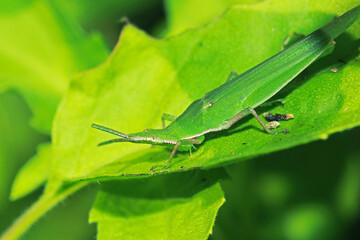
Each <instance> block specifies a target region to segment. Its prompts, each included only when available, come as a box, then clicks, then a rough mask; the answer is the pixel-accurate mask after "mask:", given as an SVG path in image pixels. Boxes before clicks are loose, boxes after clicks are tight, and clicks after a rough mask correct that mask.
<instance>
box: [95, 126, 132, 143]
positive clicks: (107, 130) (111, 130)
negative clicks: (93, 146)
mask: <svg viewBox="0 0 360 240" xmlns="http://www.w3.org/2000/svg"><path fill="white" fill-rule="evenodd" d="M91 127H93V128H96V129H98V130H100V131H103V132H107V133H110V134H113V135H116V136H119V137H123V138H129V135H127V134H125V133H122V132H119V131H117V130H114V129H111V128H108V127H104V126H101V125H97V124H95V123H93V124H91ZM114 140H116V139H114ZM110 141H112V140H110ZM117 142H126V141H117ZM100 144H101V145H103V144H102V143H100Z"/></svg>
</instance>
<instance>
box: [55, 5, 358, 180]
mask: <svg viewBox="0 0 360 240" xmlns="http://www.w3.org/2000/svg"><path fill="white" fill-rule="evenodd" d="M300 6H302V3H301V2H300V1H296V2H293V1H291V2H290V1H281V2H273V1H267V2H263V3H261V4H257V5H249V6H236V7H233V8H231V9H230V10H229V11H228V12H227V13H226V14H225V15H224V16H223V17H221V18H219V19H218V20H217V21H215V22H212V23H211V24H209V25H207V26H206V27H204V28H201V29H198V30H195V31H188V32H186V33H184V34H180V35H178V36H175V37H172V38H167V39H164V40H156V39H153V38H151V37H149V36H147V35H146V34H145V33H143V32H141V31H139V30H138V29H136V28H135V27H133V26H131V25H129V26H127V27H125V29H124V30H123V32H122V35H121V38H120V42H119V44H118V45H117V47H116V49H115V51H114V52H113V54H112V55H111V57H110V58H109V59H108V60H107V61H106V63H105V64H103V65H102V66H100V67H98V68H96V69H93V70H92V71H88V72H86V73H82V74H79V75H77V77H76V78H75V79H74V80H73V81H72V83H71V87H70V90H69V92H68V94H67V95H66V98H65V100H64V102H63V104H62V106H61V108H60V109H59V112H58V114H57V118H56V124H55V129H54V151H55V152H54V153H55V155H54V156H55V159H54V165H53V167H54V168H53V170H54V173H55V174H56V175H57V176H59V177H61V178H65V179H87V178H106V177H129V176H132V177H134V176H135V177H141V176H143V175H147V174H150V175H151V174H153V172H151V171H150V168H151V167H152V166H154V165H157V164H164V163H165V162H166V161H167V159H168V157H169V155H170V150H171V149H166V148H164V147H154V148H150V147H149V146H148V145H141V144H133V143H119V144H111V145H107V146H103V147H96V145H97V144H98V143H99V142H102V141H104V140H108V139H110V138H112V136H110V135H108V134H106V133H103V132H99V131H97V130H95V129H92V128H90V125H91V123H98V124H102V125H105V126H108V127H111V128H114V129H117V130H119V131H122V132H125V133H131V132H139V131H142V130H144V129H147V128H160V127H161V121H160V117H161V115H162V113H168V114H172V115H175V116H178V115H180V114H181V113H182V112H183V111H184V110H185V109H186V107H187V106H188V105H189V104H190V103H191V102H192V101H193V100H195V99H198V98H201V97H202V96H203V94H204V93H205V92H208V91H210V90H212V89H214V88H215V87H217V86H219V85H220V84H222V83H223V82H224V81H225V80H226V78H227V76H228V74H229V73H230V72H231V71H234V70H235V71H237V72H239V73H241V72H243V71H245V70H247V69H249V68H251V67H252V66H254V65H255V64H257V63H259V62H261V61H263V60H265V59H266V58H268V57H270V56H272V55H274V54H275V53H277V52H278V51H279V50H280V49H281V46H282V43H283V40H284V39H285V38H286V37H287V36H288V35H290V34H292V33H293V32H297V33H302V34H309V33H310V32H312V31H313V30H315V29H317V28H319V27H321V26H322V25H324V24H326V23H328V22H330V21H331V20H332V19H333V18H334V16H335V12H336V13H344V12H345V11H346V10H349V9H350V8H351V7H354V6H355V2H351V1H349V2H347V3H346V4H343V5H342V4H336V3H334V4H333V5H331V4H330V6H329V5H326V6H325V5H323V4H321V3H320V2H316V4H313V5H311V7H310V5H309V7H307V8H306V9H305V11H299V9H301V8H300ZM324 11H326V13H324ZM269 26H271V28H270V27H269ZM357 29H359V21H358V22H356V24H354V25H353V26H352V27H351V28H350V29H349V30H348V31H347V32H346V33H345V34H343V35H342V36H340V37H339V38H338V39H336V42H337V44H336V48H335V51H334V52H333V53H332V54H331V55H328V56H326V57H324V58H322V59H320V60H318V61H317V62H315V63H314V64H313V65H311V66H310V67H309V68H308V69H307V70H305V72H304V73H302V74H301V75H300V76H299V77H297V78H296V79H295V80H293V81H292V82H291V83H290V84H289V85H288V86H286V88H284V89H283V90H282V91H281V92H280V93H279V94H277V95H276V96H275V98H285V99H286V102H287V103H286V104H285V105H283V106H277V105H274V106H272V107H270V108H269V107H267V108H258V109H257V110H258V112H259V113H262V112H265V111H269V110H271V111H272V112H273V113H276V112H280V113H292V114H294V116H295V119H294V120H292V121H289V122H283V123H282V127H285V128H287V129H290V134H286V135H277V136H271V135H268V134H264V133H263V132H262V130H261V127H260V125H259V124H258V123H257V121H256V120H255V119H252V118H251V117H247V118H245V119H242V120H241V121H239V122H238V123H237V124H236V125H234V126H233V127H232V128H230V129H229V130H228V131H222V132H216V133H211V134H207V135H206V140H205V142H204V143H203V144H202V145H200V146H199V148H198V150H197V151H195V152H193V153H192V154H191V155H189V154H188V153H178V154H177V155H176V157H175V158H174V161H173V164H172V165H171V167H170V168H168V169H166V172H169V171H182V170H186V169H192V168H209V167H216V166H221V165H224V164H229V163H232V162H235V161H239V160H243V159H247V158H251V157H254V156H257V155H260V154H265V153H270V152H273V151H277V150H280V149H286V148H289V147H292V146H296V145H299V144H304V143H307V142H310V141H314V140H317V139H326V138H327V136H328V135H329V134H331V133H334V132H337V131H342V130H344V129H348V128H352V127H354V126H357V125H359V123H360V114H359V112H360V111H359V107H360V106H359V104H358V102H360V99H359V96H360V86H359V83H358V82H359V81H358V76H359V71H360V68H359V67H360V66H359V62H358V55H359V52H358V47H359V42H358V40H357V39H358V38H359V36H360V33H359V31H358V30H357ZM332 68H337V69H338V70H339V71H338V72H336V73H334V72H331V71H330V70H331V69H332ZM224 107H226V106H224ZM163 172H165V171H163Z"/></svg>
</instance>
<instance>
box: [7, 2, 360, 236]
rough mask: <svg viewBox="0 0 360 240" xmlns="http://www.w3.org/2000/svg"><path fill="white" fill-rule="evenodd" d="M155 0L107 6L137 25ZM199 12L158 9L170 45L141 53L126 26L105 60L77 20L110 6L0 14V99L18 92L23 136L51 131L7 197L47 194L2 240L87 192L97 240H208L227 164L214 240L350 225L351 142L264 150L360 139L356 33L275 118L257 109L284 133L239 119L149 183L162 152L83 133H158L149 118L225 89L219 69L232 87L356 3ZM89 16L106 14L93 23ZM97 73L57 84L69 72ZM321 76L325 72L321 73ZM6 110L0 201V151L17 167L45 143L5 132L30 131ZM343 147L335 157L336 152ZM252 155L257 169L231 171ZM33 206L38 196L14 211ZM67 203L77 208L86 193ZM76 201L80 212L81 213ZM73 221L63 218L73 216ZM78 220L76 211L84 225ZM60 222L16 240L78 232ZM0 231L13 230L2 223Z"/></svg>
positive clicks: (293, 88)
mask: <svg viewBox="0 0 360 240" xmlns="http://www.w3.org/2000/svg"><path fill="white" fill-rule="evenodd" d="M156 2H157V1H156V0H154V1H151V2H150V1H149V2H147V3H146V4H149V5H142V4H140V3H141V0H138V1H136V2H135V1H134V2H132V3H129V5H127V3H123V2H120V3H119V4H116V7H118V8H120V6H123V8H122V9H129V10H124V11H129V13H130V14H131V13H132V11H134V12H137V13H138V14H139V12H141V11H143V10H139V9H143V7H144V6H150V5H152V4H155V3H156ZM201 2H202V1H197V0H196V1H185V0H184V1H173V0H168V1H167V3H166V11H167V14H168V29H166V33H167V34H168V35H171V37H167V38H164V39H154V38H152V37H150V36H149V35H148V34H146V33H145V32H143V31H141V30H139V29H138V28H137V27H135V26H133V25H130V24H129V25H126V26H125V27H124V29H123V31H122V33H121V37H120V40H119V42H118V44H117V46H116V47H115V49H114V50H113V53H112V54H111V55H110V56H109V57H108V59H107V60H106V61H105V58H106V56H107V54H108V52H107V49H106V47H105V46H104V43H103V40H101V38H99V35H94V34H91V35H85V34H84V32H82V30H81V29H80V28H79V27H78V26H77V23H76V22H75V21H74V19H77V20H78V21H79V22H81V23H82V24H83V25H87V24H89V25H87V27H88V28H93V27H94V26H97V22H99V23H100V22H101V21H100V20H104V19H106V18H107V19H110V18H112V17H114V15H112V13H113V12H112V11H115V9H116V7H115V5H112V4H114V2H112V0H109V1H107V2H106V3H104V5H102V4H103V3H100V2H98V3H96V5H95V6H96V7H94V5H91V4H89V5H87V4H84V2H83V1H82V0H79V1H78V3H76V4H75V3H74V2H72V4H69V5H68V4H64V3H63V2H61V1H55V2H49V1H45V0H36V1H35V0H34V1H31V0H23V1H12V2H9V3H6V4H3V7H2V8H1V10H0V26H1V28H2V29H4V30H3V31H4V33H6V34H3V35H4V36H3V37H2V38H1V39H0V66H1V67H2V71H1V73H0V89H1V91H4V90H7V89H15V90H16V91H17V92H18V93H20V94H21V96H22V97H23V98H24V99H25V100H26V102H27V103H28V104H29V106H30V108H31V111H32V112H33V115H34V118H33V120H32V124H33V126H35V127H36V129H38V130H41V131H43V132H46V133H49V132H50V128H51V127H52V129H51V132H52V145H51V146H50V145H48V144H45V145H41V146H40V147H38V154H37V155H36V156H34V157H33V158H31V159H30V160H29V162H28V163H27V164H26V165H25V166H24V167H23V168H22V169H21V170H20V171H19V172H18V175H17V177H16V179H15V181H14V183H13V189H12V193H11V198H12V199H18V198H23V197H24V196H26V195H28V194H30V193H31V192H33V191H34V190H35V189H37V188H38V187H39V186H41V185H42V184H43V183H44V182H45V181H46V185H45V188H44V192H43V195H42V196H41V197H40V198H39V199H38V201H36V202H35V203H34V204H33V205H32V206H31V207H30V208H29V209H28V210H27V211H25V212H24V213H23V214H22V215H21V217H20V218H19V219H18V220H16V221H15V222H14V223H13V224H12V225H11V226H10V227H9V228H8V230H7V231H5V232H4V233H2V234H3V235H2V236H1V239H7V240H8V239H17V238H19V237H20V236H21V235H22V234H23V233H24V232H25V231H26V230H27V229H28V228H30V226H32V225H33V223H34V222H35V221H37V220H38V219H39V218H40V217H41V216H43V215H45V213H47V212H48V211H49V210H50V209H52V208H53V207H54V206H56V205H57V204H58V203H59V202H61V201H63V200H64V199H66V198H67V197H68V196H69V195H71V194H72V193H74V192H76V191H78V190H79V189H81V188H83V187H84V186H86V185H89V182H88V181H94V182H99V186H100V190H99V192H98V195H97V198H96V201H95V203H94V205H93V207H92V209H91V212H90V221H91V222H96V224H97V227H98V238H99V239H113V238H118V237H123V238H126V239H128V238H133V239H137V238H140V239H144V238H156V239H207V238H208V236H209V234H210V233H212V229H213V226H214V221H215V217H216V215H217V213H218V210H219V208H220V207H221V206H222V204H223V203H224V199H225V198H224V194H223V191H222V189H221V188H220V184H219V182H220V181H222V180H224V178H226V174H225V173H224V172H223V169H222V168H220V167H222V166H224V165H229V164H231V163H235V162H240V163H239V164H237V165H232V166H231V167H228V169H227V170H228V171H229V172H230V175H231V176H232V181H227V182H224V183H223V184H222V187H223V189H224V190H225V193H226V196H227V199H229V203H228V204H225V205H224V207H222V210H223V211H220V212H219V216H218V218H217V221H216V223H217V224H216V225H215V227H216V228H215V232H214V235H213V237H214V239H235V238H239V237H241V239H271V238H272V237H273V238H274V239H284V238H287V239H329V238H331V237H333V236H338V235H341V233H342V231H344V229H345V228H346V227H348V225H349V224H350V223H351V221H353V219H354V218H355V217H356V216H357V215H356V214H358V213H357V209H358V206H359V205H358V202H359V197H360V195H359V191H358V189H360V188H359V184H357V183H358V182H359V174H358V172H359V171H358V169H359V161H358V159H359V152H358V151H354V149H355V147H354V146H353V148H349V149H348V148H346V147H348V146H350V145H352V144H354V142H355V140H354V139H356V138H355V137H352V138H351V139H346V138H344V139H341V138H338V140H336V141H334V142H333V144H331V145H329V144H328V145H325V143H321V144H324V147H323V148H321V146H320V147H319V144H320V143H316V144H310V145H306V146H302V147H300V148H299V149H300V150H299V149H298V148H295V149H292V150H287V151H283V152H279V153H275V154H274V153H272V152H274V151H278V150H281V149H288V148H291V147H294V146H298V145H301V144H304V143H309V142H311V141H314V140H318V139H326V138H327V137H328V135H329V134H332V133H334V132H338V131H343V130H345V129H350V128H352V127H355V126H358V125H359V123H360V113H359V110H360V109H359V107H360V105H359V102H360V97H359V96H360V87H359V84H357V82H358V76H359V75H360V65H359V41H358V39H359V37H360V31H359V29H360V28H359V27H360V21H358V22H356V23H355V24H354V26H352V27H351V28H350V29H349V30H348V31H347V32H346V33H345V34H343V35H342V36H340V37H339V38H338V39H336V42H337V44H336V47H335V50H334V52H333V53H332V54H330V55H327V56H325V57H324V58H322V59H320V60H319V61H317V62H316V63H315V64H313V65H312V66H310V67H309V68H308V69H307V70H306V71H305V72H304V73H303V74H301V75H300V76H299V77H298V78H296V79H295V80H294V81H293V82H292V83H291V84H290V85H288V86H287V87H286V88H285V89H284V90H283V91H281V92H280V93H279V94H277V95H276V96H275V98H284V99H286V104H285V105H281V106H280V105H273V106H270V107H261V108H258V109H257V110H258V112H259V113H261V112H265V111H271V112H273V113H275V112H279V113H292V114H294V115H295V119H294V120H291V121H289V122H282V126H281V127H283V128H287V129H289V130H290V134H287V135H278V136H269V135H267V134H264V133H263V132H262V130H261V128H260V126H259V125H258V123H257V122H256V120H255V119H252V118H251V117H248V118H245V119H243V120H242V121H240V122H239V123H238V124H236V125H234V126H233V127H232V128H231V129H229V130H228V131H223V132H218V133H211V134H207V135H206V139H205V141H204V143H203V144H202V145H200V146H199V148H198V150H196V151H194V152H192V153H191V154H189V153H177V154H176V157H175V158H174V161H173V164H172V165H171V167H170V168H168V169H166V171H164V170H160V172H157V173H154V172H151V171H150V168H151V167H152V166H154V165H157V164H163V163H165V162H166V161H167V159H168V157H169V155H170V152H171V149H167V148H165V147H150V146H149V145H140V144H132V143H119V144H113V145H107V146H103V147H97V144H98V143H99V142H101V141H104V140H108V139H109V138H112V136H110V135H108V134H106V133H102V132H99V131H96V130H94V129H92V128H91V127H90V126H91V123H93V122H95V123H98V124H102V125H106V126H109V127H111V128H115V129H118V130H119V131H123V132H125V133H131V132H138V131H142V130H144V129H146V128H160V127H161V120H160V117H161V115H162V113H168V114H172V115H179V114H181V113H182V112H183V111H184V110H185V108H186V107H187V106H188V105H189V104H190V103H191V102H192V101H193V100H195V99H198V98H200V97H202V96H203V95H204V93H205V92H208V91H210V90H212V89H214V88H215V87H217V86H219V85H220V84H222V83H223V82H224V81H225V80H226V78H227V76H228V74H229V73H230V72H231V71H236V72H239V73H241V72H243V71H245V70H247V69H249V68H251V67H252V66H254V65H255V64H257V63H259V62H261V61H263V60H265V59H266V58H268V57H270V56H272V55H274V54H276V53H277V52H279V51H280V50H281V48H282V44H283V41H284V39H286V38H287V36H291V35H293V34H294V33H300V34H308V33H310V32H311V31H313V30H315V29H317V28H319V27H321V26H322V25H324V24H325V23H327V22H329V21H331V20H332V19H333V18H334V17H335V16H336V15H338V14H341V13H344V12H345V11H347V10H349V9H350V8H352V7H354V6H355V5H356V4H358V3H357V1H352V0H347V1H335V0H330V1H327V2H326V4H324V2H322V1H319V0H317V1H311V3H310V2H306V3H304V1H290V0H281V1H263V2H259V1H246V3H250V2H251V3H254V2H259V3H256V4H242V5H235V6H232V4H234V3H239V2H240V3H245V1H237V0H229V1H217V0H212V1H209V2H208V4H207V6H206V9H207V10H206V11H199V8H200V7H201V9H202V8H203V4H201ZM77 4H78V5H77ZM122 4H124V5H122ZM132 4H133V5H132ZM140 5H141V6H140ZM58 6H61V7H58ZM127 7H128V8H127ZM229 7H230V8H229ZM136 8H137V9H138V10H136ZM227 8H229V9H228V10H227V11H226V12H225V14H223V12H224V11H225V10H226V9H227ZM109 9H111V10H109ZM97 12H106V13H108V15H107V16H104V17H103V18H102V17H101V16H100V17H99V16H96V13H97ZM111 12H112V13H111ZM195 13H198V14H195ZM70 15H72V16H70ZM110 15H111V16H110ZM119 18H120V17H119ZM97 19H100V20H99V21H97ZM104 21H105V20H104ZM101 24H103V23H101ZM105 25H106V24H105ZM24 26H26V27H24ZM89 26H90V27H89ZM188 29H193V30H188ZM185 30H188V31H185ZM180 32H183V33H181V34H177V33H180ZM176 34H177V35H176ZM24 39H25V40H26V41H25V40H24ZM100 63H102V64H101V65H100V66H98V67H96V68H93V69H91V70H88V71H84V72H81V73H77V74H75V76H74V77H73V78H72V80H71V81H70V78H71V76H73V74H74V73H76V72H79V71H83V70H87V69H89V68H92V67H95V66H97V65H99V64H100ZM333 68H337V69H338V71H337V72H336V73H334V72H331V71H330V70H331V69H333ZM0 97H1V96H0ZM0 100H1V99H0ZM60 100H61V101H62V102H61V104H60V105H59V107H58V104H59V102H60ZM0 103H1V101H0ZM14 106H17V105H16V104H15V105H14ZM0 107H1V105H0ZM8 109H10V108H6V109H5V110H4V111H3V109H2V108H0V113H1V114H3V113H4V116H8V118H9V119H7V118H3V117H2V116H1V118H0V121H1V124H0V126H1V127H4V128H2V129H1V130H2V133H3V134H2V135H0V140H1V143H2V145H1V146H0V164H1V167H0V171H1V174H0V177H1V180H2V182H1V184H2V185H1V188H0V189H1V192H0V193H1V194H2V195H3V193H4V194H6V195H8V193H7V192H9V188H10V187H9V186H10V184H9V181H10V180H9V179H11V178H12V176H11V174H10V173H9V172H8V171H6V170H7V169H10V170H11V171H12V172H14V171H15V170H14V169H15V167H12V165H8V162H9V161H10V162H11V160H12V159H13V158H12V155H11V154H9V152H10V151H8V149H21V151H20V150H17V151H18V152H17V153H16V154H19V155H21V154H20V153H22V151H23V149H24V152H26V153H27V154H24V156H23V157H22V159H26V158H28V157H29V156H31V155H32V154H33V153H34V152H35V145H34V144H38V142H40V140H39V139H42V141H44V139H43V138H41V137H39V136H38V135H36V134H34V133H33V132H31V131H30V130H29V129H28V126H27V128H24V129H23V128H21V127H18V124H17V122H16V121H13V122H12V119H16V120H21V121H27V119H28V118H29V115H30V114H29V113H27V114H25V115H23V114H17V113H16V111H14V112H9V110H8ZM18 110H19V111H23V109H22V108H21V107H19V108H18ZM55 112H56V116H55V119H54V124H53V125H52V120H53V115H54V113H55ZM13 113H16V114H14V115H13ZM18 118H19V119H18ZM21 121H20V122H21ZM21 123H22V125H25V124H24V123H23V122H21ZM24 130H25V131H24ZM14 135H15V136H16V137H14ZM355 136H356V137H357V136H358V135H355ZM8 139H9V141H8ZM33 139H34V140H33ZM335 139H336V138H335ZM19 143H22V144H21V145H19ZM354 145H355V144H354ZM26 146H27V147H29V148H30V149H31V150H30V151H28V150H29V149H26ZM308 146H310V149H309V148H307V147H308ZM329 146H330V148H331V149H330V150H331V151H329V150H328V148H329ZM356 146H357V145H356ZM15 147H17V148H15ZM341 148H343V149H346V150H337V149H341ZM25 150H27V151H25ZM269 153H272V154H269ZM306 153H307V154H308V155H306ZM326 153H328V154H327V155H326V156H324V155H325V154H326ZM16 154H14V156H15V155H16ZM262 154H269V155H267V157H260V158H259V159H257V161H246V162H245V161H244V162H241V161H242V160H245V159H250V158H254V157H257V156H259V155H262ZM270 158H271V159H270ZM294 159H296V161H295V160H294ZM22 161H23V160H22ZM255 162H256V166H255ZM9 166H10V167H9ZM195 168H202V169H205V170H199V169H197V170H195ZM208 168H216V169H211V170H208ZM5 169H6V170H5ZM158 173H169V174H166V175H160V176H158ZM12 175H14V174H13V173H12ZM154 175H155V176H154ZM3 179H5V182H3ZM79 180H81V181H79ZM102 180H111V181H102ZM100 181H101V182H100ZM354 182H356V183H354ZM3 187H4V188H3ZM4 189H5V190H4ZM303 189H306V190H303ZM36 194H38V191H36V192H35V194H32V195H30V197H28V198H23V199H22V200H21V201H25V200H28V199H33V198H34V196H35V197H36V196H37V195H36ZM78 194H79V195H81V196H85V197H84V198H87V197H86V196H88V195H86V194H84V192H83V191H81V192H79V193H78ZM31 197H32V198H31ZM90 198H91V196H90ZM3 199H5V196H4V197H3V196H1V198H0V207H2V208H3V209H4V208H5V204H6V201H3ZM89 201H90V200H87V201H86V200H81V202H84V206H88V205H89ZM80 205H82V204H81V203H80ZM64 206H65V207H67V206H68V205H67V201H66V202H65V205H64ZM64 206H63V207H64ZM80 208H81V207H79V209H80ZM77 209H78V207H77V205H75V207H74V208H73V212H74V215H76V214H77V213H78V212H77ZM82 209H84V208H82ZM0 210H1V209H0ZM17 211H19V210H17ZM82 211H83V210H82ZM2 213H5V214H6V216H9V215H8V213H7V212H6V211H2V212H1V215H2ZM13 215H14V214H13ZM80 215H81V214H80ZM80 215H79V216H80ZM84 215H85V214H84V213H83V212H82V215H81V216H82V220H84V217H85V216H84ZM77 216H78V215H77ZM59 219H60V220H59V221H60V223H61V224H56V223H55V224H54V225H56V226H59V228H60V229H57V230H56V229H55V228H54V227H51V226H49V225H48V226H47V225H46V223H44V222H47V219H46V218H45V219H43V221H41V222H42V223H41V224H40V225H38V226H41V227H38V228H36V227H35V228H32V230H31V231H30V234H29V235H26V236H25V237H26V238H29V239H41V238H44V236H48V232H46V230H41V229H52V230H53V231H60V232H61V231H62V232H65V229H66V228H67V227H69V226H66V224H65V223H68V225H73V226H77V224H71V223H74V221H75V222H76V223H77V222H78V221H80V220H78V219H80V218H76V219H75V218H74V219H72V218H70V219H69V218H67V219H65V218H64V219H63V218H61V217H60V218H59ZM2 221H8V223H7V224H10V221H11V219H10V218H9V219H2ZM42 224H44V225H42ZM79 226H80V225H79ZM62 228H64V229H62ZM79 228H82V229H85V228H86V226H84V224H82V225H81V227H79ZM2 229H4V227H3V225H1V230H2ZM34 229H35V230H34ZM39 229H40V230H39ZM328 229H331V231H328ZM81 231H83V230H80V229H79V231H76V232H75V231H74V235H73V239H77V238H80V237H81ZM77 234H79V235H77ZM60 236H65V237H64V238H66V239H69V237H68V236H66V235H58V238H59V239H61V237H60ZM78 236H79V237H78Z"/></svg>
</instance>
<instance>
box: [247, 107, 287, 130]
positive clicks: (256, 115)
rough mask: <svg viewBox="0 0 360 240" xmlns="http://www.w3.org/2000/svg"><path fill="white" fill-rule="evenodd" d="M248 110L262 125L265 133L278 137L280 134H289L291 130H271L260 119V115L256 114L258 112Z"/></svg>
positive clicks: (251, 109)
mask: <svg viewBox="0 0 360 240" xmlns="http://www.w3.org/2000/svg"><path fill="white" fill-rule="evenodd" d="M248 110H249V111H250V113H251V114H252V115H253V116H254V117H255V118H256V120H257V121H258V122H259V123H260V124H261V126H262V127H263V128H264V131H265V132H267V133H269V134H272V135H276V134H278V133H285V134H286V133H289V130H287V129H281V130H280V131H272V130H270V128H269V127H267V126H266V124H265V123H264V122H263V121H262V120H261V119H260V117H259V115H258V114H257V113H256V111H255V110H254V109H253V108H248Z"/></svg>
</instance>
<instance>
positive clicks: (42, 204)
mask: <svg viewBox="0 0 360 240" xmlns="http://www.w3.org/2000/svg"><path fill="white" fill-rule="evenodd" d="M86 184H87V182H78V183H75V184H73V185H71V186H69V187H68V188H66V189H62V190H58V191H51V192H45V193H44V194H43V195H42V196H41V197H40V198H39V200H38V201H36V202H35V203H34V204H33V205H32V206H31V207H30V208H29V209H27V210H26V211H25V212H24V213H23V214H22V215H21V216H20V217H19V218H18V219H16V221H15V222H13V224H12V225H11V226H10V227H9V228H8V229H7V230H6V231H5V232H4V233H3V235H2V236H1V237H0V240H16V239H19V238H20V236H21V235H23V234H24V233H25V232H26V231H27V230H28V229H29V228H30V227H31V225H33V224H34V223H35V222H36V221H37V220H39V218H40V217H41V216H43V215H44V214H45V213H46V212H48V211H49V210H50V209H51V208H53V207H54V206H55V205H57V204H58V203H59V202H61V201H62V200H64V199H65V198H66V197H68V196H69V195H71V194H72V193H74V192H76V191H77V190H79V189H80V188H82V187H84V186H85V185H86ZM59 188H60V185H59ZM59 188H58V189H59Z"/></svg>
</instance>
